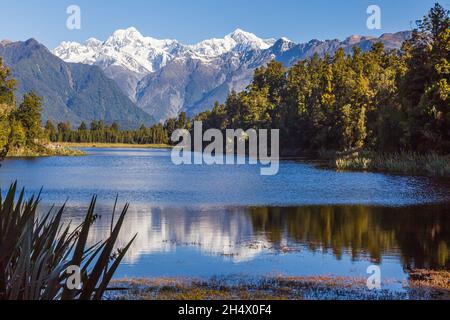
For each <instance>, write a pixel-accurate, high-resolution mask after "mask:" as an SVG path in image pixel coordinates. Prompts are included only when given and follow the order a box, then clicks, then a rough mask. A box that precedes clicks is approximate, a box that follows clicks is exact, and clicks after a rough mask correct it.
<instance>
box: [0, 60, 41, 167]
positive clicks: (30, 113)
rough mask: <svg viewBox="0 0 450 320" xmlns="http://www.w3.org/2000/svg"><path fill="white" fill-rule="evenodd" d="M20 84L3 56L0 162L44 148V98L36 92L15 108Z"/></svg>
mask: <svg viewBox="0 0 450 320" xmlns="http://www.w3.org/2000/svg"><path fill="white" fill-rule="evenodd" d="M16 88H17V83H16V81H15V79H14V78H13V77H12V72H11V69H9V68H7V67H5V66H4V65H3V61H2V59H1V57H0V159H3V158H4V157H6V155H7V154H8V153H22V154H28V153H33V152H36V153H40V152H42V151H43V149H45V147H44V143H45V140H46V136H45V132H44V130H43V129H42V128H41V111H42V99H41V98H40V97H39V96H38V95H37V94H36V93H34V92H31V93H27V94H25V95H24V96H23V99H22V102H21V103H20V104H19V106H16V97H15V94H14V93H15V90H16Z"/></svg>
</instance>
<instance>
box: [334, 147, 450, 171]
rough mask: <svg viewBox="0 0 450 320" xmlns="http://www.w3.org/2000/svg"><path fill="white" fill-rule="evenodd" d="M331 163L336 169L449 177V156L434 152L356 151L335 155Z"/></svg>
mask: <svg viewBox="0 0 450 320" xmlns="http://www.w3.org/2000/svg"><path fill="white" fill-rule="evenodd" d="M332 165H333V166H334V167H335V168H336V169H338V170H370V171H380V172H390V173H399V174H417V175H427V176H435V177H450V156H448V155H440V154H437V153H434V152H431V153H427V154H421V153H417V152H407V151H402V152H398V153H376V152H356V153H352V154H348V155H341V156H337V157H336V158H335V159H334V160H332Z"/></svg>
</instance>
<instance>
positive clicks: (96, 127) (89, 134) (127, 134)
mask: <svg viewBox="0 0 450 320" xmlns="http://www.w3.org/2000/svg"><path fill="white" fill-rule="evenodd" d="M189 126H190V119H189V118H188V117H187V116H186V114H185V113H184V112H183V113H181V114H180V115H179V116H178V118H174V119H169V120H167V121H166V122H165V123H164V124H155V125H153V126H152V127H150V128H147V127H145V126H144V125H142V126H141V127H140V128H139V129H138V130H120V127H119V125H118V123H117V122H114V123H113V124H112V125H111V126H107V125H105V124H104V123H103V122H102V121H92V122H91V124H90V129H88V128H87V125H86V124H85V123H84V122H83V123H82V124H81V125H80V126H79V127H78V129H77V130H73V129H72V128H71V125H70V123H64V122H62V123H59V124H58V128H57V129H55V131H53V129H52V128H51V126H49V129H46V132H47V136H48V137H49V139H50V140H51V141H54V142H75V143H91V142H96V143H126V144H169V143H170V137H171V135H172V133H173V132H174V131H175V130H177V129H187V128H189Z"/></svg>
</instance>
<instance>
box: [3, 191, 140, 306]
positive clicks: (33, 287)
mask: <svg viewBox="0 0 450 320" xmlns="http://www.w3.org/2000/svg"><path fill="white" fill-rule="evenodd" d="M15 197H16V184H13V185H12V186H11V187H10V189H9V191H8V192H7V194H6V197H5V199H4V200H3V199H2V197H1V193H0V300H56V299H62V300H72V299H84V300H90V299H96V300H99V299H101V298H102V296H103V294H104V292H105V291H106V290H107V286H108V283H109V282H110V280H111V278H112V276H113V274H114V272H115V271H116V269H117V267H118V265H119V263H120V262H121V260H122V259H123V257H124V255H125V254H126V252H127V251H128V249H129V248H130V246H131V243H132V242H133V241H134V239H135V238H136V236H135V237H134V238H133V239H132V240H131V241H130V242H129V243H128V244H127V245H126V246H125V248H123V249H119V250H117V252H114V250H115V249H114V246H115V243H116V240H117V237H118V234H119V231H120V229H121V227H122V223H123V220H124V218H125V215H126V212H127V210H128V205H126V206H125V207H124V209H123V211H122V213H121V214H120V216H119V217H118V219H117V222H116V223H115V225H114V221H112V222H111V235H110V237H109V238H108V239H106V240H105V241H102V242H100V243H98V244H96V245H94V246H91V247H89V246H88V245H87V244H88V243H87V239H88V236H89V233H90V228H91V226H92V224H93V223H94V222H95V220H96V218H97V216H96V215H95V213H94V210H95V203H96V198H95V197H94V198H93V199H92V202H91V204H90V206H89V209H88V212H87V215H86V218H85V220H84V222H83V223H82V224H81V225H79V226H76V227H74V228H72V227H71V226H70V224H68V225H63V224H62V223H61V218H62V215H63V213H64V206H63V207H62V208H61V209H60V210H59V211H58V212H57V213H56V214H53V213H52V211H50V212H49V213H48V214H47V215H45V216H44V217H41V218H38V216H37V208H38V205H39V197H37V198H34V197H32V198H31V199H30V200H29V201H25V200H24V191H22V192H21V193H20V195H19V198H18V199H17V200H16V199H15ZM113 219H114V213H113ZM69 266H79V267H80V270H81V277H82V279H81V281H82V285H81V288H80V289H74V290H70V289H69V288H68V287H67V286H66V282H67V280H68V277H69V276H70V274H68V273H67V272H66V270H67V268H68V267H69Z"/></svg>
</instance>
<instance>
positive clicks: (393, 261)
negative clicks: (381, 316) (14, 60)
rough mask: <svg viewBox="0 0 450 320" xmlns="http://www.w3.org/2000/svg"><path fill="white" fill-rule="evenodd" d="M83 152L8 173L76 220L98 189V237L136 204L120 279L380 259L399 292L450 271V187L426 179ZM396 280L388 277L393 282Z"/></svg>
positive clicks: (251, 272) (344, 271)
mask: <svg viewBox="0 0 450 320" xmlns="http://www.w3.org/2000/svg"><path fill="white" fill-rule="evenodd" d="M84 150H85V151H86V152H87V153H88V156H86V157H53V158H37V159H8V160H6V161H5V162H4V163H3V165H2V167H1V168H0V185H1V188H2V192H4V191H5V189H6V188H7V187H8V186H9V184H10V183H11V182H12V181H13V180H17V181H18V183H19V185H20V186H24V187H26V188H27V194H28V195H30V194H32V193H37V192H39V190H40V188H41V187H43V191H42V205H41V210H42V211H46V210H48V208H50V206H51V205H52V204H56V205H61V204H62V203H64V202H65V201H66V200H67V201H68V209H67V211H66V214H65V216H64V219H65V220H66V221H69V220H72V221H75V222H81V221H82V219H83V214H84V213H85V211H86V209H87V206H88V204H89V201H90V199H91V197H92V195H94V194H96V195H98V207H97V213H98V214H100V215H101V219H99V220H98V221H97V222H96V223H95V225H94V229H93V234H92V235H91V239H90V241H91V242H94V241H96V240H97V241H98V240H100V239H103V238H104V237H106V236H107V235H108V232H109V224H110V216H111V214H110V213H111V210H112V206H113V203H114V200H115V197H116V195H119V203H120V204H122V205H123V204H125V203H126V202H129V203H131V207H130V210H129V213H128V216H127V218H126V221H125V225H124V230H123V232H122V234H121V235H120V238H119V245H122V246H123V245H124V244H125V243H126V242H127V241H128V240H129V239H130V238H131V237H132V236H133V235H134V234H135V233H138V238H137V240H136V242H135V243H134V245H133V247H132V248H131V250H130V252H129V254H128V255H127V257H126V259H125V261H124V263H123V264H122V266H121V267H120V268H119V270H118V272H117V274H116V277H117V278H122V277H159V276H167V277H176V276H189V277H212V276H225V277H233V276H249V277H254V276H264V275H293V276H308V275H336V276H352V277H364V278H365V277H367V274H366V270H367V267H368V266H370V265H373V264H377V265H380V267H381V271H382V277H383V279H384V280H386V281H385V283H387V284H389V286H392V287H396V288H401V281H403V280H405V279H406V278H407V276H408V274H407V269H408V268H433V269H447V270H450V210H449V208H450V206H449V204H450V184H449V183H448V181H437V180H435V179H430V178H425V177H408V176H395V175H385V174H378V173H351V172H336V171H333V170H323V169H319V168H316V167H315V166H314V165H312V164H307V163H301V162H296V161H283V162H281V164H280V170H279V173H278V175H275V176H261V175H260V167H259V166H252V165H239V166H238V165H236V166H230V165H228V166H207V165H192V166H175V165H173V164H172V162H171V159H170V150H165V149H84ZM388 280H389V281H388Z"/></svg>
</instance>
